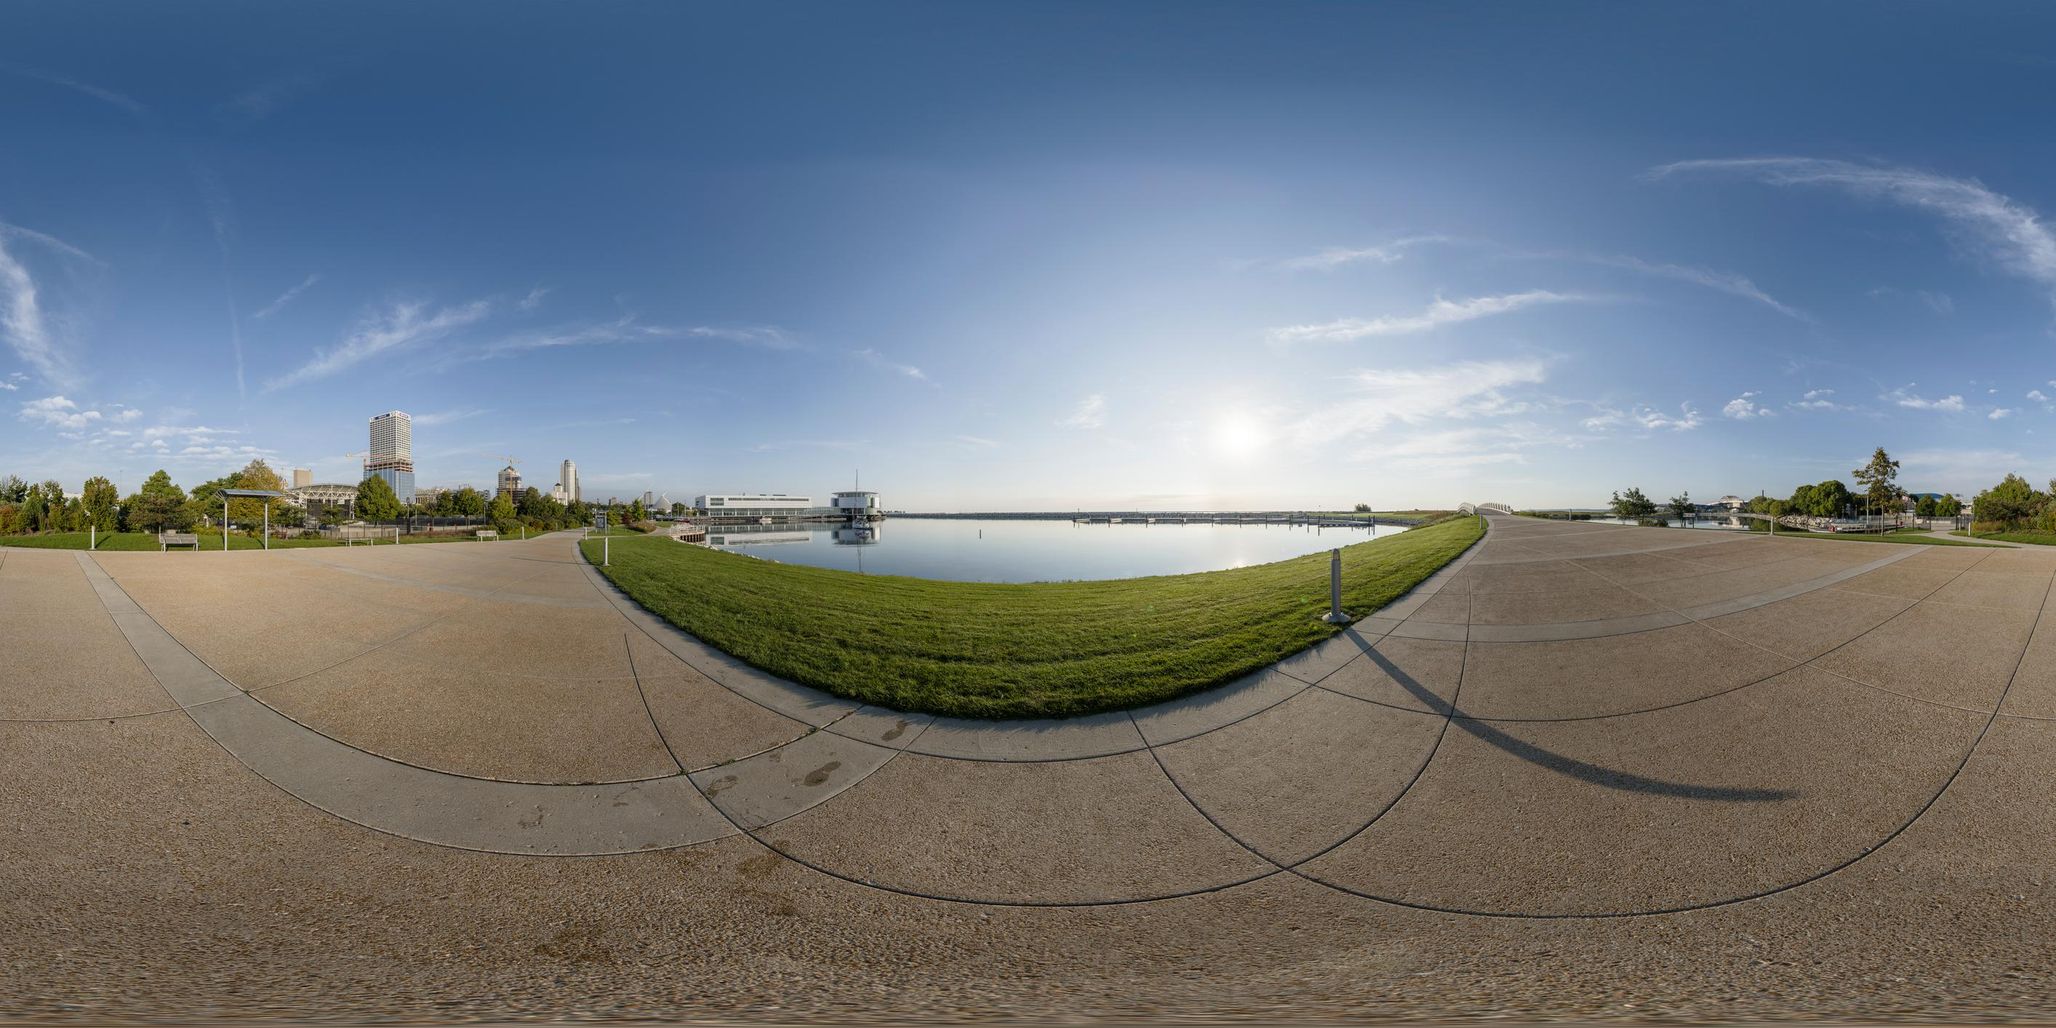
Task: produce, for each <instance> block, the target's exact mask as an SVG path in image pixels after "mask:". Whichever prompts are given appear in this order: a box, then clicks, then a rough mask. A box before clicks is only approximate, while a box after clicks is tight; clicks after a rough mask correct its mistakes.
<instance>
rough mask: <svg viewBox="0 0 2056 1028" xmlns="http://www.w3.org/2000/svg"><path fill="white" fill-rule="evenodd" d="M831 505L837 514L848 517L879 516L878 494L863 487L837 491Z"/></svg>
mask: <svg viewBox="0 0 2056 1028" xmlns="http://www.w3.org/2000/svg"><path fill="white" fill-rule="evenodd" d="M829 506H830V508H831V509H833V510H834V511H835V513H837V514H841V515H842V516H844V517H848V518H875V517H877V516H878V494H877V493H872V492H865V491H863V490H861V489H848V490H844V491H842V492H839V493H836V494H835V498H834V499H833V500H832V501H830V503H829Z"/></svg>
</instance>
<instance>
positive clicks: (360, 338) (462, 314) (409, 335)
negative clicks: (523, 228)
mask: <svg viewBox="0 0 2056 1028" xmlns="http://www.w3.org/2000/svg"><path fill="white" fill-rule="evenodd" d="M491 310H492V307H491V305H490V304H488V303H487V302H486V301H484V300H476V301H473V302H471V303H467V304H462V305H459V306H456V307H444V308H442V309H441V310H438V311H435V312H434V313H429V312H428V305H427V304H424V303H419V302H408V303H400V304H395V305H393V306H392V307H391V308H389V309H387V310H385V311H382V312H380V313H378V314H374V315H372V316H370V317H367V318H365V319H364V320H363V321H361V322H359V323H358V325H357V327H356V329H355V330H353V331H352V332H351V333H350V334H349V335H348V336H346V337H344V339H343V341H342V342H340V343H338V344H336V345H335V346H334V347H333V348H331V349H328V350H323V351H320V352H318V353H316V354H315V357H314V359H313V360H311V361H309V362H307V363H306V364H304V365H302V366H301V367H300V368H299V369H298V370H296V371H294V372H292V373H291V374H288V375H285V376H283V377H280V378H275V379H272V380H271V381H270V382H269V383H267V384H266V385H265V387H264V388H265V390H266V391H270V390H274V389H283V388H285V387H287V386H292V385H299V384H300V383H303V382H312V381H314V380H315V379H320V378H326V377H328V376H330V375H333V374H335V373H336V372H338V371H343V370H345V369H347V368H351V367H354V366H356V365H358V364H361V363H363V362H364V361H367V360H370V359H371V358H373V357H377V356H380V355H383V354H389V353H393V352H396V351H403V350H406V349H408V348H410V347H413V346H417V345H419V344H421V343H425V342H429V341H431V340H434V339H439V338H441V337H443V336H445V335H448V334H449V333H451V332H453V331H455V330H457V329H460V328H463V327H464V326H466V325H470V324H474V323H476V322H478V321H480V320H481V319H483V318H484V317H485V316H486V315H487V314H489V313H491Z"/></svg>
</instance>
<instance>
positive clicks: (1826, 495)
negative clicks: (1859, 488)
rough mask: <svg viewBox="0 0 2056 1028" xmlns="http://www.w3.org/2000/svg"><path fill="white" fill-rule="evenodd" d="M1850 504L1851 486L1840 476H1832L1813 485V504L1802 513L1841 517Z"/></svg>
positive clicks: (1824, 516) (1815, 515)
mask: <svg viewBox="0 0 2056 1028" xmlns="http://www.w3.org/2000/svg"><path fill="white" fill-rule="evenodd" d="M1848 506H1849V487H1848V486H1846V485H1843V484H1842V480H1841V479H1839V478H1830V479H1828V480H1827V481H1825V482H1822V483H1820V484H1819V485H1816V486H1814V487H1813V505H1812V507H1811V508H1809V509H1807V510H1805V511H1803V512H1802V513H1806V514H1811V515H1813V516H1814V517H1817V518H1832V517H1839V516H1840V515H1841V513H1842V510H1843V508H1846V507H1848Z"/></svg>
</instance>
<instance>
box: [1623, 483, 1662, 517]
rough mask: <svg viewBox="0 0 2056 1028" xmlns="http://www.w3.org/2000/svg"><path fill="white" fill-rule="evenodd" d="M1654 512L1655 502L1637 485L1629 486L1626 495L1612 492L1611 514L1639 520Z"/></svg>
mask: <svg viewBox="0 0 2056 1028" xmlns="http://www.w3.org/2000/svg"><path fill="white" fill-rule="evenodd" d="M1655 513H1656V502H1655V501H1654V500H1651V499H1650V498H1649V497H1647V496H1644V495H1643V494H1642V490H1641V489H1640V488H1638V487H1634V486H1630V487H1629V488H1628V491H1627V493H1626V495H1623V494H1621V493H1614V494H1613V516H1614V517H1617V518H1622V519H1629V520H1636V521H1639V520H1641V519H1643V518H1647V517H1651V516H1653V515H1654V514H1655Z"/></svg>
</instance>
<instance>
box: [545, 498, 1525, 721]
mask: <svg viewBox="0 0 2056 1028" xmlns="http://www.w3.org/2000/svg"><path fill="white" fill-rule="evenodd" d="M1484 531H1485V526H1484V522H1483V519H1481V518H1469V517H1466V518H1458V519H1454V520H1451V521H1448V522H1445V523H1442V524H1438V525H1435V526H1432V527H1428V528H1417V529H1412V530H1410V531H1407V532H1403V533H1401V534H1399V535H1396V536H1389V537H1386V538H1384V539H1378V540H1374V541H1369V542H1363V543H1358V544H1356V545H1354V546H1347V547H1344V548H1343V550H1342V574H1343V579H1342V581H1343V595H1342V599H1343V606H1344V609H1346V610H1348V611H1349V612H1350V613H1351V614H1353V615H1356V616H1358V617H1361V616H1363V615H1366V614H1369V613H1371V612H1373V611H1375V610H1377V609H1378V608H1379V607H1382V606H1384V605H1386V604H1388V603H1390V602H1392V601H1393V600H1394V599H1396V598H1398V597H1399V596H1400V595H1401V594H1403V593H1405V592H1406V591H1407V590H1408V589H1411V588H1413V587H1414V585H1415V584H1417V583H1419V582H1420V581H1421V580H1422V579H1424V578H1426V577H1428V576H1429V575H1430V574H1433V573H1434V572H1435V570H1436V569H1438V568H1440V567H1442V566H1443V565H1444V564H1447V563H1448V562H1449V561H1450V560H1451V559H1453V558H1455V557H1456V556H1457V555H1458V554H1460V553H1462V552H1463V551H1464V550H1465V549H1467V548H1469V547H1470V546H1471V544H1472V543H1475V542H1477V541H1478V539H1479V538H1480V537H1481V536H1483V534H1484ZM581 546H582V547H583V550H584V553H585V555H586V559H588V560H590V561H593V562H594V563H598V561H599V552H598V551H599V544H598V543H597V542H592V541H587V542H585V543H582V544H581ZM602 573H603V574H605V575H606V576H607V577H608V578H609V579H611V580H613V581H614V583H615V584H617V585H619V586H620V587H621V588H622V589H623V590H625V591H626V592H627V593H628V594H629V595H630V596H632V597H634V598H635V599H636V601H637V602H639V603H641V604H642V605H643V606H644V607H646V608H648V609H649V610H651V611H652V612H654V613H656V614H657V615H658V616H660V617H662V618H664V619H666V620H668V621H670V622H671V623H672V624H675V625H677V626H678V627H680V628H682V629H684V630H686V631H687V632H690V633H692V634H693V635H695V636H697V637H699V638H700V639H702V640H705V641H706V642H707V643H708V644H710V645H712V646H715V647H718V648H720V649H722V650H724V651H726V652H728V653H730V654H732V655H734V656H736V657H739V658H741V659H742V660H744V661H747V662H749V663H750V664H753V665H756V666H757V667H760V668H762V669H764V670H766V671H769V672H771V673H773V674H776V675H781V676H783V677H786V678H789V679H792V680H793V681H796V682H802V683H804V684H807V685H811V686H815V687H816V688H820V689H826V690H828V691H829V692H833V693H836V694H838V695H841V696H847V697H849V698H851V699H856V700H862V701H865V702H869V703H878V704H883V705H885V706H889V707H895V708H898V709H900V710H918V711H928V712H932V713H937V714H948V715H955V716H961V717H983V718H1021V717H1067V716H1074V715H1079V714H1091V713H1095V712H1098V711H1105V710H1119V709H1123V708H1127V707H1134V706H1139V705H1142V704H1146V703H1155V702H1158V701H1161V700H1167V699H1171V698H1173V697H1176V696H1180V695H1183V694H1185V693H1190V692H1195V691H1198V690H1200V689H1205V688H1208V687H1211V686H1215V685H1220V684H1222V683H1225V682H1228V681H1231V680H1233V679H1235V678H1238V677H1240V676H1242V675H1245V674H1248V673H1249V672H1251V671H1255V670H1258V669H1260V668H1263V667H1265V666H1267V665H1269V664H1272V663H1274V662H1276V661H1278V660H1279V659H1281V658H1284V657H1287V656H1290V655H1291V654H1293V653H1296V652H1298V651H1300V650H1302V649H1305V648H1306V647H1308V646H1310V645H1312V644H1314V643H1316V642H1319V641H1320V640H1322V639H1325V638H1327V637H1328V636H1330V635H1333V634H1334V633H1335V632H1336V629H1335V628H1334V627H1333V626H1330V625H1327V624H1324V623H1322V622H1321V621H1320V620H1318V619H1319V617H1320V615H1321V614H1322V613H1324V612H1325V611H1326V610H1327V608H1328V555H1327V554H1326V553H1319V554H1312V555H1309V556H1305V557H1296V558H1293V559H1291V560H1284V561H1279V562H1277V563H1274V564H1262V565H1258V566H1256V567H1247V568H1235V569H1232V570H1228V571H1211V572H1206V573H1203V574H1194V575H1169V576H1161V577H1155V578H1129V579H1119V580H1114V581H1099V582H1048V583H1034V584H1025V585H1024V584H986V583H978V582H940V581H933V580H929V579H921V578H901V577H896V576H884V575H859V574H853V573H850V572H846V571H830V570H825V569H822V568H812V567H803V566H799V565H791V564H776V563H772V562H770V561H763V560H757V559H755V558H752V557H746V556H743V555H740V554H734V553H724V552H721V551H718V550H710V549H706V548H703V547H699V546H687V545H682V544H680V543H677V542H673V541H671V540H669V539H665V538H652V537H647V536H645V537H642V538H639V539H631V540H627V541H624V542H623V544H622V545H620V546H615V547H613V554H612V566H611V567H608V568H605V569H602Z"/></svg>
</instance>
